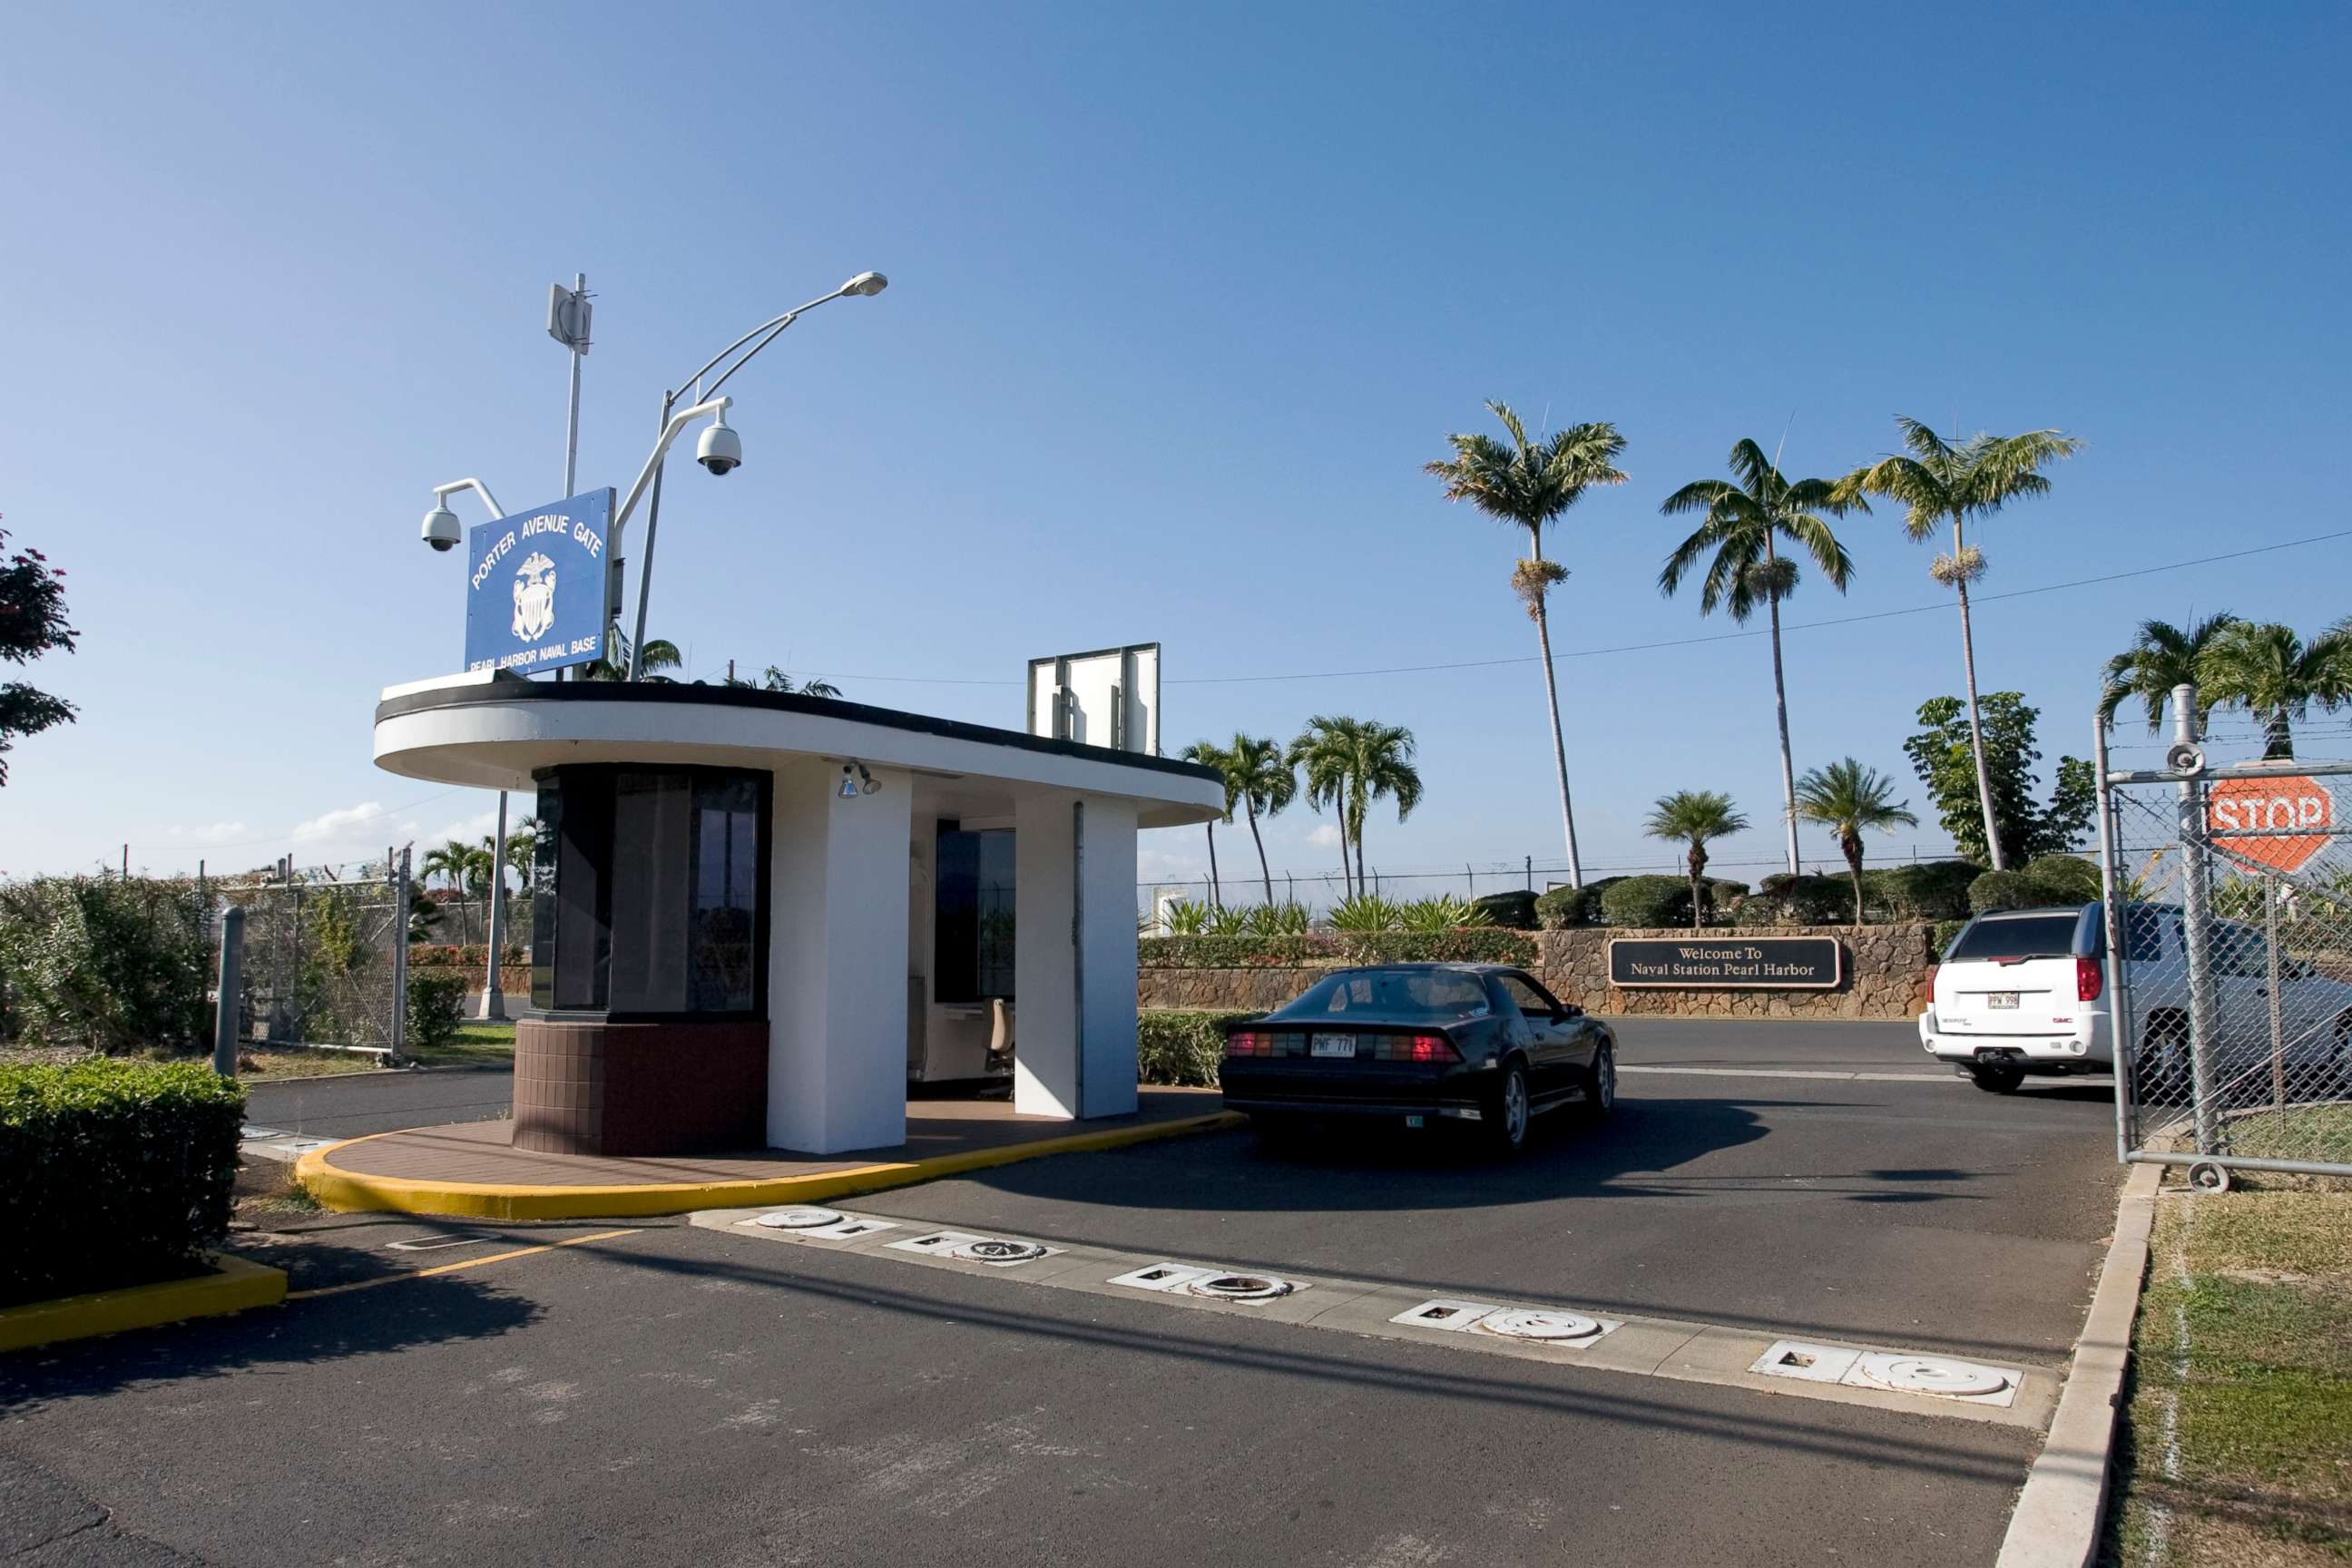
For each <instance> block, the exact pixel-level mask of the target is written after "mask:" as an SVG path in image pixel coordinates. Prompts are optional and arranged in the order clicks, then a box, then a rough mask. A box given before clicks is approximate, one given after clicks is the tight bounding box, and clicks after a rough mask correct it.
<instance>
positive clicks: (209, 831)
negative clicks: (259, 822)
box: [163, 822, 253, 845]
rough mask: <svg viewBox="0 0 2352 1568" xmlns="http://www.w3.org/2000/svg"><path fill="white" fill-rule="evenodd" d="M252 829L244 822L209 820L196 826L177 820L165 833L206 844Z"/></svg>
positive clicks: (170, 836)
mask: <svg viewBox="0 0 2352 1568" xmlns="http://www.w3.org/2000/svg"><path fill="white" fill-rule="evenodd" d="M252 831H253V829H252V828H250V827H247V826H246V825H245V824H244V823H242V822H207V823H204V824H202V825H200V826H194V827H191V826H188V825H187V824H185V823H180V822H175V823H173V824H172V826H169V827H167V828H165V829H164V830H163V834H164V837H167V838H189V839H194V841H195V842H196V843H197V844H199V845H205V844H216V843H218V842H219V841H220V840H222V839H224V838H236V837H240V836H241V835H244V834H248V833H251V832H252Z"/></svg>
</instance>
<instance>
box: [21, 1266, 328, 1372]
mask: <svg viewBox="0 0 2352 1568" xmlns="http://www.w3.org/2000/svg"><path fill="white" fill-rule="evenodd" d="M211 1261H212V1272H211V1273H209V1274H199V1275H197V1276H196V1277H195V1278H194V1279H166V1280H163V1281H162V1282H161V1283H158V1284H154V1285H132V1286H129V1287H126V1288H125V1289H121V1290H95V1291H92V1292H90V1293H89V1294H88V1295H85V1296H60V1297H58V1299H57V1300H54V1301H28V1302H26V1304H25V1305H23V1306H21V1307H8V1308H0V1352H6V1351H21V1350H31V1349H33V1348H35V1347H37V1346H39V1345H53V1344H58V1343H61V1342H64V1341H67V1340H86V1339H91V1338H94V1337H95V1336H97V1335H99V1334H119V1333H121V1332H122V1331H124V1330H126V1329H152V1328H154V1327H155V1326H157V1325H158V1324H162V1323H177V1322H182V1321H185V1320H187V1319H189V1318H216V1317H222V1316H225V1315H226V1314H227V1313H230V1312H242V1311H244V1310H246V1309H247V1308H248V1307H274V1306H276V1305H278V1302H280V1301H283V1300H286V1271H285V1270H284V1269H282V1268H269V1267H268V1265H266V1264H260V1263H252V1262H248V1261H247V1260H246V1259H245V1258H239V1257H236V1255H235V1254H233V1253H226V1252H220V1253H215V1254H213V1255H212V1258H211Z"/></svg>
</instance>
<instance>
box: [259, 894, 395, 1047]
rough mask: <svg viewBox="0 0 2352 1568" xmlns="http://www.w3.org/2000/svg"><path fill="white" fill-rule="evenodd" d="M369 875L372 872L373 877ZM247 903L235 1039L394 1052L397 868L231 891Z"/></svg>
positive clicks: (270, 1043) (260, 1043)
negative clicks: (241, 992)
mask: <svg viewBox="0 0 2352 1568" xmlns="http://www.w3.org/2000/svg"><path fill="white" fill-rule="evenodd" d="M370 872H373V874H369V873H370ZM223 896H224V897H225V898H226V899H227V900H229V901H231V902H233V903H236V904H238V905H241V906H242V907H243V908H244V910H245V965H244V968H245V974H244V982H245V997H244V1008H243V1011H244V1018H243V1026H242V1027H241V1028H240V1029H239V1031H238V1034H239V1036H240V1037H241V1038H243V1039H246V1040H247V1041H250V1042H252V1043H254V1044H257V1045H300V1046H341V1047H361V1048H363V1049H370V1050H381V1051H389V1052H393V1053H395V1054H396V1053H397V1052H398V1051H399V1049H400V1047H401V1044H402V1042H401V1040H400V1038H399V1031H400V1026H401V1022H402V1017H401V1008H400V1005H399V998H400V996H401V994H402V991H403V979H404V977H403V975H402V974H401V973H400V971H401V969H402V967H403V965H404V962H405V960H406V957H407V942H406V936H407V922H406V920H405V918H404V904H403V901H402V900H401V897H400V886H399V868H397V867H395V868H394V874H393V875H392V876H391V877H386V876H385V875H384V874H383V871H382V869H381V868H368V869H367V870H366V871H362V872H359V873H358V874H356V875H354V876H353V877H352V879H349V880H344V879H336V878H334V877H332V874H331V873H329V874H321V875H315V876H312V877H310V879H302V878H300V877H299V875H298V876H297V877H296V878H295V879H289V880H286V881H276V882H266V883H261V884H259V885H255V886H247V887H239V888H231V889H226V890H225V892H224V894H223Z"/></svg>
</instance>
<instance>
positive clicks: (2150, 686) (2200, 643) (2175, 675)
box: [2099, 610, 2238, 735]
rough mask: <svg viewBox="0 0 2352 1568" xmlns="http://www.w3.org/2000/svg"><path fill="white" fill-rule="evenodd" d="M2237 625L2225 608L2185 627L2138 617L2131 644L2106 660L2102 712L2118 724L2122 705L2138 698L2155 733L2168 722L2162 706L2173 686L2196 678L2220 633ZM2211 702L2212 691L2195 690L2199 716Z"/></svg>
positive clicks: (2190, 681)
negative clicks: (2165, 721) (2203, 660)
mask: <svg viewBox="0 0 2352 1568" xmlns="http://www.w3.org/2000/svg"><path fill="white" fill-rule="evenodd" d="M2237 624H2238V617H2237V616H2233V615H2231V613H2230V612H2229V611H2227V610H2221V611H2217V612H2215V613H2214V614H2212V615H2210V616H2206V617H2205V618H2204V619H2203V620H2201V621H2191V622H2189V625H2188V626H2185V627H2184V626H2174V625H2172V624H2171V623H2170V622H2169V621H2142V622H2140V624H2139V632H2138V635H2137V637H2134V638H2133V639H2132V645H2131V647H2127V648H2126V649H2124V651H2123V652H2121V653H2119V654H2117V655H2116V657H2115V658H2111V659H2109V660H2107V667H2106V669H2105V672H2104V673H2105V687H2106V689H2105V691H2103V692H2102V693H2101V694H2100V697H2099V717H2100V718H2102V719H2104V720H2105V721H2107V722H2108V723H2110V724H2112V723H2114V722H2115V720H2116V713H2117V712H2118V711H2119V710H2121V709H2122V708H2123V705H2124V704H2125V703H2126V702H2127V701H2129V700H2131V699H2133V698H2135V697H2137V698H2138V699H2139V700H2140V702H2141V703H2142V705H2144V706H2145V707H2146V708H2147V729H2148V733H2149V734H2151V735H2152V734H2154V733H2155V732H2156V731H2158V729H2159V728H2161V727H2162V725H2163V723H2164V705H2165V704H2166V703H2167V702H2169V701H2170V700H2172V689H2173V688H2174V687H2176V686H2181V685H2187V684H2191V683H2194V682H2195V681H2196V680H2197V679H2198V675H2197V662H2198V660H2199V659H2200V658H2204V656H2205V650H2206V649H2207V648H2209V647H2212V646H2213V639H2214V638H2215V637H2219V636H2220V635H2221V632H2222V631H2224V630H2225V629H2227V628H2228V627H2231V626H2236V625H2237ZM2212 706H2213V703H2212V700H2211V698H2210V696H2209V695H2208V694H2206V693H2205V692H2202V691H2200V692H2199V693H2198V694H2197V707H2198V714H2197V717H2198V718H2200V720H2201V719H2203V718H2204V717H2205V712H2206V710H2210V708H2211V707H2212Z"/></svg>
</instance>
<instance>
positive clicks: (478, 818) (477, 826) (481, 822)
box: [408, 806, 516, 850]
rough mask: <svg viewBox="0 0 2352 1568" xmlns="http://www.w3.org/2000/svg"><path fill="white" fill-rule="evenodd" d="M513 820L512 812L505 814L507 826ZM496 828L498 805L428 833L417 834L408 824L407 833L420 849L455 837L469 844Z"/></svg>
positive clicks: (491, 832)
mask: <svg viewBox="0 0 2352 1568" xmlns="http://www.w3.org/2000/svg"><path fill="white" fill-rule="evenodd" d="M515 821H516V818H515V816H513V814H512V813H509V814H508V816H507V826H509V827H512V826H514V825H515ZM498 830H499V812H498V807H496V806H492V807H491V808H490V809H489V810H488V811H478V812H476V813H475V814H474V815H473V816H467V817H461V818H459V819H458V820H457V821H456V822H452V823H450V824H448V825H447V826H443V827H438V828H436V829H435V830H434V831H433V832H431V833H429V834H419V833H417V832H416V831H415V826H414V825H409V826H408V835H409V837H414V838H415V840H416V843H417V847H418V848H419V849H420V850H422V849H424V848H426V847H436V848H437V847H439V846H441V845H443V844H446V843H447V842H448V841H449V840H450V839H452V838H455V839H457V841H458V842H459V843H461V844H471V843H473V842H474V841H475V840H477V839H480V838H488V837H490V836H491V835H492V834H494V833H496V832H497V831H498Z"/></svg>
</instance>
